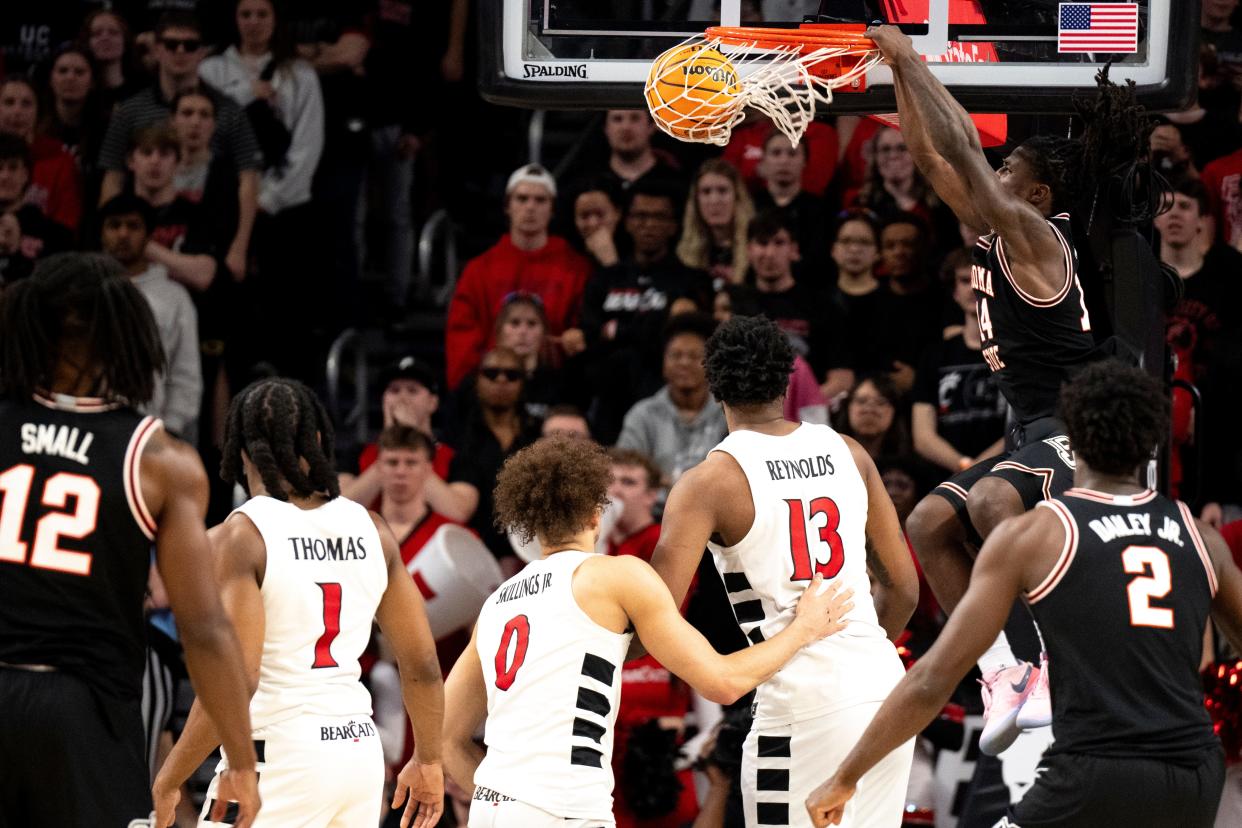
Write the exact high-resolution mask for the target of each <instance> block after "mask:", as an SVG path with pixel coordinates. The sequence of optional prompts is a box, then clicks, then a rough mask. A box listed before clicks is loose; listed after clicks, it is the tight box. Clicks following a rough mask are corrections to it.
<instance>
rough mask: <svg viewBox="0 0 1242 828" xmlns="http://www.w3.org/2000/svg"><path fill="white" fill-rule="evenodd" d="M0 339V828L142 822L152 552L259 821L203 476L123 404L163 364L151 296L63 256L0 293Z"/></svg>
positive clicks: (145, 387) (248, 805)
mask: <svg viewBox="0 0 1242 828" xmlns="http://www.w3.org/2000/svg"><path fill="white" fill-rule="evenodd" d="M0 330H3V331H4V335H3V336H0V377H3V397H0V435H3V436H2V437H0V709H2V710H3V711H4V713H3V717H2V719H0V721H2V722H3V723H2V724H0V757H3V758H2V759H0V765H2V766H3V768H4V772H3V774H0V824H2V825H6V826H14V827H16V826H23V828H95V827H96V826H103V825H106V826H125V825H129V824H130V823H131V821H135V820H145V819H146V818H147V816H148V815H149V814H150V810H151V800H150V795H149V792H148V788H147V785H148V775H147V774H148V771H147V762H146V757H145V752H144V747H143V728H142V717H141V709H140V708H141V699H142V687H141V681H142V670H143V661H144V651H145V646H146V636H145V633H144V624H143V609H142V603H143V598H144V595H145V593H146V586H147V573H148V571H149V566H150V557H151V546H152V543H154V545H155V556H156V563H157V565H158V567H159V570H160V575H161V577H162V578H163V580H164V584H165V586H166V587H167V589H168V597H169V600H170V602H171V604H172V608H173V611H174V612H175V613H176V616H177V628H178V630H179V631H180V634H181V641H182V644H183V645H184V646H185V654H186V661H187V663H188V665H189V668H190V677H191V680H192V681H193V684H194V689H195V691H196V692H197V693H198V695H199V698H201V699H202V701H203V705H204V706H205V707H206V708H207V710H208V712H209V713H210V715H211V716H212V717H213V718H214V719H215V720H217V721H219V722H221V723H223V727H222V728H221V739H222V740H223V741H224V743H225V747H226V749H227V750H228V751H229V752H230V754H231V755H232V756H234V757H236V760H237V761H236V763H235V764H234V766H233V768H232V770H231V771H230V772H229V774H228V775H227V776H226V777H225V778H224V779H223V780H222V782H221V785H222V788H223V789H224V790H225V792H226V793H227V795H228V796H229V797H230V798H231V799H234V800H238V801H239V803H240V805H239V808H238V809H237V811H238V813H237V820H236V823H235V824H236V825H238V826H248V825H250V824H251V821H252V820H253V819H254V816H255V813H256V812H257V811H258V807H259V798H258V792H257V789H256V784H255V771H254V768H255V756H254V749H253V747H252V746H251V743H250V718H249V715H248V714H247V711H246V693H245V676H244V673H243V668H242V661H241V654H240V652H239V650H238V646H237V638H236V636H235V635H234V634H233V629H232V627H231V626H230V625H229V623H228V618H227V617H226V616H225V614H224V611H223V610H222V608H221V606H220V598H219V595H218V592H217V589H216V585H215V583H214V582H213V581H212V579H211V577H210V575H208V574H207V573H206V572H205V571H204V570H203V568H202V565H201V562H202V560H203V559H204V558H205V557H206V555H207V554H208V543H207V536H206V534H205V531H204V526H203V518H204V516H205V515H206V512H207V475H206V473H205V472H204V471H203V466H202V463H201V462H200V461H199V459H198V455H196V454H195V453H194V450H193V449H191V448H190V447H189V446H187V445H186V444H184V443H182V442H180V441H179V440H175V439H173V438H172V437H170V436H169V435H168V434H167V433H165V431H164V429H163V427H162V425H161V423H160V421H159V420H156V419H154V418H152V417H143V416H142V415H141V414H138V413H137V412H136V411H135V410H134V409H133V408H132V407H131V406H135V405H141V404H142V403H144V402H146V401H148V400H149V399H150V398H151V394H152V391H153V388H154V382H155V375H156V372H157V371H158V370H160V369H161V368H162V366H163V363H164V356H163V352H162V350H161V348H160V341H159V334H158V333H157V331H156V327H155V320H154V319H153V318H152V316H151V310H150V308H149V307H148V305H147V302H146V300H145V299H143V298H142V295H141V294H140V293H138V291H137V290H136V289H135V288H134V287H133V286H132V285H131V284H130V282H129V280H128V279H127V278H125V274H124V273H123V272H121V270H120V268H119V267H117V265H116V264H115V263H114V262H113V261H112V260H111V259H108V258H106V257H103V256H99V255H89V254H64V255H61V256H54V257H51V258H49V259H47V260H46V261H44V262H42V263H40V265H39V267H38V269H37V270H36V271H35V273H34V274H33V275H32V276H31V277H29V278H28V279H25V280H23V281H21V282H18V283H17V284H15V285H12V286H10V287H8V288H6V289H5V290H4V291H3V293H0ZM217 815H218V816H223V808H221V810H220V812H219V813H218V814H217ZM144 824H145V823H144Z"/></svg>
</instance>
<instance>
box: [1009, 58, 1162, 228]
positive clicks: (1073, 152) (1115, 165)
mask: <svg viewBox="0 0 1242 828" xmlns="http://www.w3.org/2000/svg"><path fill="white" fill-rule="evenodd" d="M1108 70H1109V67H1108V66H1105V67H1104V68H1102V69H1101V70H1100V71H1099V72H1098V73H1096V76H1095V82H1096V91H1095V93H1094V94H1093V95H1081V96H1078V97H1076V98H1075V100H1074V109H1075V111H1076V113H1077V115H1078V119H1079V120H1080V121H1081V122H1082V125H1083V130H1082V134H1081V135H1080V136H1079V137H1078V138H1060V137H1056V136H1049V135H1039V136H1036V137H1034V138H1031V139H1029V140H1027V141H1024V142H1023V143H1022V145H1021V147H1020V149H1022V150H1023V151H1024V152H1023V157H1024V158H1025V159H1026V160H1027V161H1028V163H1030V164H1031V166H1032V168H1033V170H1034V173H1035V177H1036V178H1037V179H1038V180H1040V181H1042V182H1044V183H1045V184H1047V185H1048V186H1049V187H1050V188H1051V189H1052V198H1053V210H1054V211H1055V212H1060V211H1062V210H1068V209H1071V208H1078V209H1085V210H1086V215H1087V224H1088V226H1089V225H1090V224H1091V221H1092V218H1093V217H1094V215H1095V213H1096V210H1097V208H1098V207H1099V206H1101V205H1099V201H1100V199H1101V198H1104V199H1105V200H1106V201H1105V205H1104V206H1106V207H1107V208H1108V209H1109V210H1110V211H1111V212H1112V214H1113V216H1114V217H1115V219H1116V220H1117V221H1118V222H1120V223H1123V224H1141V223H1143V222H1146V221H1150V220H1151V219H1152V218H1153V217H1155V216H1156V214H1158V213H1159V212H1160V210H1161V209H1162V205H1163V204H1164V200H1165V197H1166V194H1167V192H1168V189H1169V185H1168V183H1167V182H1166V181H1165V180H1164V178H1163V176H1161V175H1160V174H1159V172H1157V171H1156V170H1155V169H1154V168H1153V167H1152V166H1151V143H1150V139H1151V131H1152V129H1154V128H1155V121H1154V120H1153V119H1152V118H1150V117H1148V115H1147V111H1146V110H1145V109H1144V108H1143V107H1142V105H1141V104H1139V102H1138V99H1137V98H1136V97H1135V94H1134V81H1132V80H1127V81H1126V83H1125V85H1124V86H1118V85H1117V84H1115V83H1113V82H1112V81H1110V80H1109V79H1108Z"/></svg>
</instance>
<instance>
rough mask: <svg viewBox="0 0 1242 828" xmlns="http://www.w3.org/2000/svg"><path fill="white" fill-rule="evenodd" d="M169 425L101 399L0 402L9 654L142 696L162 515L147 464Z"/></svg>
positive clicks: (5, 645) (4, 633)
mask: <svg viewBox="0 0 1242 828" xmlns="http://www.w3.org/2000/svg"><path fill="white" fill-rule="evenodd" d="M159 427H160V423H159V421H158V420H156V419H155V418H153V417H143V416H142V415H140V414H138V413H137V412H135V411H134V410H133V409H130V408H127V407H122V406H119V405H116V404H110V403H106V402H104V401H102V400H95V399H85V398H81V397H76V398H75V397H64V396H59V395H58V396H57V397H56V398H55V399H52V398H48V397H37V398H35V399H32V400H14V399H10V398H4V399H0V662H5V663H8V664H39V665H48V666H51V667H54V668H56V669H58V670H63V671H65V672H70V673H74V674H76V675H80V676H81V677H83V678H84V679H86V680H87V681H88V682H89V683H90V685H91V686H92V687H94V688H95V689H97V690H98V691H100V692H102V693H104V694H107V695H109V696H111V697H123V698H127V699H137V698H139V697H140V696H141V683H142V669H143V653H144V649H145V646H146V636H145V633H144V631H143V630H144V623H143V608H142V602H143V598H144V596H145V594H146V586H147V572H148V568H149V565H150V559H151V558H150V556H151V542H152V540H153V538H154V537H155V522H154V521H153V520H152V518H151V515H150V514H149V513H148V511H147V508H146V505H145V504H144V503H143V500H142V491H141V487H140V484H139V473H138V472H139V460H140V458H141V455H142V449H143V447H144V446H145V445H146V441H147V440H148V439H149V438H150V436H151V435H152V434H153V433H154V432H155V431H156V430H157V429H158V428H159Z"/></svg>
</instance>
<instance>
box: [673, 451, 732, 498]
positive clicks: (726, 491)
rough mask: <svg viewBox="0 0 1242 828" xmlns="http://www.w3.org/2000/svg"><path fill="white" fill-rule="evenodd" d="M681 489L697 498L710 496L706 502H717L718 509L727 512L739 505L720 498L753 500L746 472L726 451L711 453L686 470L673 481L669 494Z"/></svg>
mask: <svg viewBox="0 0 1242 828" xmlns="http://www.w3.org/2000/svg"><path fill="white" fill-rule="evenodd" d="M678 490H681V491H682V492H683V493H685V494H687V495H692V496H694V497H696V498H701V497H706V498H711V500H710V501H707V502H708V504H709V505H710V504H716V506H717V511H718V513H719V512H727V510H728V507H729V506H731V505H736V503H726V502H723V501H721V500H718V499H721V498H723V499H732V500H735V501H737V502H738V503H740V502H741V501H742V500H745V501H746V502H747V503H749V502H750V484H749V483H747V482H746V473H745V472H744V471H742V467H741V466H740V465H738V462H737V460H736V459H734V457H733V455H731V454H729V453H728V452H726V451H713V452H711V453H709V454H708V455H707V457H705V458H703V462H701V463H699V464H698V465H696V466H694V467H692V468H690V469H689V470H688V471H686V472H685V473H683V474H682V476H681V477H680V478H678V480H677V482H676V483H675V484H674V485H673V488H672V491H671V492H670V493H669V496H670V498H671V497H672V494H673V492H677V491H678Z"/></svg>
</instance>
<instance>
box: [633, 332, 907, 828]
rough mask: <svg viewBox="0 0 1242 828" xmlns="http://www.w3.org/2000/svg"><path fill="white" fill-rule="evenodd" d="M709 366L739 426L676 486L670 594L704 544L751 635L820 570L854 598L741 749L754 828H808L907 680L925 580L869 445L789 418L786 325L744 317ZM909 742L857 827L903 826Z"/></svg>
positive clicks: (787, 672) (870, 780) (711, 354)
mask: <svg viewBox="0 0 1242 828" xmlns="http://www.w3.org/2000/svg"><path fill="white" fill-rule="evenodd" d="M705 364H706V368H707V381H708V384H709V385H710V387H711V392H712V395H713V396H714V397H715V398H716V399H717V400H719V401H720V402H721V403H722V404H723V405H724V414H725V421H726V422H727V423H728V426H729V436H728V437H726V438H725V439H724V441H723V442H721V443H720V445H718V446H717V447H716V448H715V450H714V451H712V452H711V453H710V454H709V455H708V456H707V458H706V459H705V460H704V461H703V462H702V463H700V464H699V465H697V466H695V467H694V468H693V469H691V470H690V471H688V472H686V473H685V474H684V475H683V476H682V477H681V479H679V480H678V481H677V485H676V486H674V487H673V490H672V492H671V493H670V494H669V498H668V505H667V507H666V508H665V511H664V524H663V527H662V530H661V534H660V542H659V545H658V546H657V547H656V551H655V554H654V557H653V558H652V563H653V565H654V566H655V568H656V571H657V572H659V573H660V576H661V577H662V578H663V579H664V581H665V583H666V584H668V586H669V590H670V591H671V592H672V594H673V597H674V599H676V600H677V601H681V600H682V599H683V598H684V596H685V594H686V590H687V589H688V588H689V586H690V580H691V578H692V577H693V575H694V572H695V570H696V569H697V567H698V564H699V561H700V560H701V558H702V557H703V549H704V547H705V546H710V548H711V551H712V555H713V556H714V557H715V560H716V566H717V568H718V569H719V570H720V573H721V575H722V576H723V578H724V585H725V589H726V590H728V593H729V598H730V600H731V602H732V604H733V611H734V614H735V615H736V617H737V621H738V624H739V625H740V626H741V628H742V632H743V633H745V634H746V637H747V638H748V639H750V641H751V642H752V644H758V643H760V642H763V641H764V640H765V639H767V638H768V637H770V636H771V635H772V633H773V631H775V630H779V629H780V628H781V627H782V626H784V625H785V624H787V623H788V619H789V617H790V615H791V613H792V612H793V607H794V604H795V602H796V600H797V596H798V595H799V593H800V592H801V591H802V589H803V586H804V585H805V584H806V583H807V582H808V581H809V580H810V579H811V578H812V576H814V577H819V576H821V575H822V576H823V577H824V578H825V579H827V580H830V581H832V582H833V583H841V584H843V585H845V586H848V587H851V588H852V589H853V590H854V593H855V595H856V596H857V598H856V604H857V606H856V608H855V609H854V611H853V612H851V613H850V615H849V616H847V619H848V621H849V626H848V627H847V628H846V630H845V631H844V632H842V633H839V634H838V635H834V636H831V637H829V638H826V639H824V640H823V641H819V642H817V643H815V644H814V645H812V646H810V647H808V648H807V649H805V650H803V651H802V652H801V653H799V654H798V655H797V656H796V657H794V659H793V660H791V661H790V663H789V664H787V665H786V666H785V667H784V669H782V670H781V671H780V672H779V673H778V674H777V675H776V676H774V677H773V678H771V679H770V680H768V681H766V682H764V683H763V684H762V685H760V687H759V689H758V691H757V692H756V696H755V718H754V726H753V727H752V728H751V731H750V735H749V737H748V738H747V740H746V744H745V746H744V752H743V756H742V798H743V800H744V804H745V813H746V824H747V825H748V826H755V825H793V826H798V825H806V824H808V823H807V818H806V814H805V812H804V810H803V808H802V807H800V803H802V802H803V801H804V800H805V798H806V796H807V794H808V793H810V791H811V788H812V787H814V786H815V785H816V784H818V783H819V782H820V781H821V780H822V779H823V776H824V774H826V773H828V772H829V771H830V770H831V769H832V768H834V767H836V765H837V763H838V762H840V761H841V759H842V757H843V756H844V755H845V749H846V746H847V745H849V744H850V743H851V742H853V740H854V739H856V738H857V736H858V734H859V733H861V732H862V729H863V728H864V727H866V725H867V722H868V721H869V720H870V719H871V716H872V715H873V714H874V713H875V711H876V710H877V709H879V706H880V703H881V702H882V701H883V700H884V699H885V698H886V697H887V696H888V693H889V691H890V690H891V689H892V688H893V686H894V685H895V684H896V683H897V681H898V680H899V679H900V678H901V675H902V672H903V670H902V665H901V661H900V659H899V658H898V657H897V651H896V649H895V648H894V647H893V645H892V643H890V641H889V640H888V639H889V638H895V637H896V636H897V635H898V634H899V633H900V632H901V631H902V629H903V628H904V627H905V624H906V622H907V621H908V620H909V618H910V613H911V612H912V611H913V610H914V605H915V602H916V601H917V600H918V580H917V577H916V575H915V571H914V564H913V562H912V561H911V559H910V552H909V549H908V548H907V547H906V543H905V541H904V540H903V539H902V536H901V528H900V526H899V524H898V520H897V513H896V510H895V509H894V508H893V504H892V501H890V500H889V498H888V494H887V492H886V491H885V489H884V483H883V481H882V480H881V479H880V475H879V473H878V472H877V471H876V468H875V464H874V463H873V462H872V461H871V458H870V457H869V456H868V455H867V453H866V451H864V450H863V448H862V447H861V446H860V445H859V444H858V443H856V442H854V441H853V440H851V439H849V438H847V437H842V436H841V435H839V434H837V433H836V432H835V431H833V430H832V429H830V428H828V427H827V426H820V425H811V424H807V423H791V422H788V421H787V420H785V418H784V416H783V414H782V412H783V410H784V409H783V406H784V395H785V388H786V386H787V385H788V378H789V372H790V370H791V369H792V367H793V352H792V350H791V349H790V347H789V343H788V341H787V339H786V337H785V335H784V334H783V333H782V332H781V331H780V330H779V329H778V328H777V327H776V326H775V325H774V324H773V323H772V322H770V321H768V320H767V319H764V318H762V317H735V318H733V319H731V320H730V321H729V322H727V323H725V324H724V325H722V326H721V327H720V328H719V329H718V330H717V331H716V333H715V334H713V335H712V337H711V339H710V340H708V343H707V357H706V362H705ZM869 570H870V574H871V579H874V585H873V583H872V580H871V579H869V578H868V571H869ZM913 748H914V743H913V741H910V742H908V743H907V744H905V745H904V746H902V747H901V748H899V749H898V750H896V751H894V752H893V753H892V755H890V756H889V757H888V758H886V759H885V760H884V761H883V762H882V763H880V765H878V766H877V767H876V768H875V769H873V770H872V771H871V773H870V774H868V776H867V777H866V778H865V779H863V780H862V782H861V783H860V785H859V797H858V799H857V800H856V801H855V802H853V803H851V805H850V811H849V813H847V814H846V818H847V820H848V824H850V825H853V826H867V828H885V826H891V827H892V828H896V826H898V825H900V824H901V820H902V813H903V810H904V807H905V793H906V783H907V781H908V778H909V772H910V763H911V761H912V756H913Z"/></svg>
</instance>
